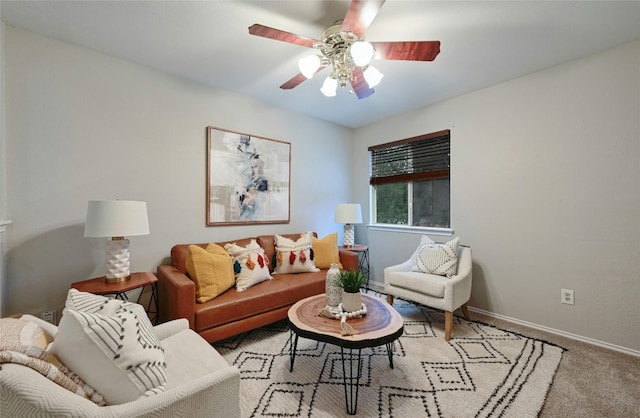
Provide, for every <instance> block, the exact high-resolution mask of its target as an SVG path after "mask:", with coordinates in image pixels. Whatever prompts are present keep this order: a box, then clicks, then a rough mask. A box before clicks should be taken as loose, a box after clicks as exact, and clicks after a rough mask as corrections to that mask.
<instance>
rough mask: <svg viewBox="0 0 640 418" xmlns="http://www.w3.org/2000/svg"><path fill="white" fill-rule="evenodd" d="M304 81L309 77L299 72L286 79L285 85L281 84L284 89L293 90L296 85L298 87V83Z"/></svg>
mask: <svg viewBox="0 0 640 418" xmlns="http://www.w3.org/2000/svg"><path fill="white" fill-rule="evenodd" d="M303 81H307V77H305V76H303V75H302V74H300V73H298V74H297V75H295V76H293V77H292V78H291V79H290V80H288V81H286V82H285V83H284V84H283V85H281V86H280V88H281V89H282V90H291V89H292V88H294V87H297V86H298V84H301V83H302V82H303Z"/></svg>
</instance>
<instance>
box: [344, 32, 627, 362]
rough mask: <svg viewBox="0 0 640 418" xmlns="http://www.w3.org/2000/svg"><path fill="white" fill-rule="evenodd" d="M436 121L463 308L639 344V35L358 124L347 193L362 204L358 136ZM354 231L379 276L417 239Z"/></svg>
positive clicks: (362, 153)
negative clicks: (465, 257) (466, 251)
mask: <svg viewBox="0 0 640 418" xmlns="http://www.w3.org/2000/svg"><path fill="white" fill-rule="evenodd" d="M442 129H451V152H452V158H451V161H452V179H451V222H452V228H454V229H455V235H456V236H460V237H461V243H463V244H466V245H470V246H471V247H472V250H473V257H474V271H473V274H474V276H473V279H474V283H473V292H472V300H471V302H470V306H474V307H477V308H480V309H483V310H487V311H491V312H495V313H497V314H501V315H505V316H508V317H511V318H516V319H519V320H521V321H527V322H531V323H534V324H538V325H541V326H545V327H549V328H552V329H556V330H560V331H564V332H566V333H571V334H576V335H579V336H583V337H587V338H590V339H593V340H596V341H601V342H605V343H608V344H611V345H617V346H620V347H626V348H629V349H632V350H636V351H638V350H640V332H638V330H640V308H638V301H639V300H640V263H639V262H638V259H639V255H640V41H636V42H634V43H630V44H626V45H623V46H621V47H618V48H615V49H612V50H609V51H606V52H603V53H600V54H597V55H593V56H589V57H587V58H584V59H580V60H577V61H573V62H569V63H566V64H564V65H560V66H557V67H554V68H551V69H548V70H545V71H541V72H538V73H535V74H531V75H529V76H526V77H522V78H519V79H516V80H512V81H509V82H506V83H503V84H500V85H496V86H493V87H490V88H487V89H484V90H480V91H477V92H474V93H471V94H467V95H464V96H461V97H457V98H455V99H452V100H449V101H446V102H443V103H440V104H436V105H434V106H430V107H427V108H424V109H420V110H418V111H415V112H410V113H406V114H403V115H401V116H398V117H395V118H391V119H389V120H385V121H382V122H379V123H375V124H371V125H369V126H367V127H364V128H361V129H358V130H357V131H356V133H355V152H354V157H355V159H356V160H355V164H356V168H355V172H354V180H353V181H354V184H353V186H354V190H355V191H356V192H357V193H358V195H357V200H358V201H360V202H362V203H363V204H366V206H367V207H368V199H369V197H368V188H367V187H366V185H367V181H368V157H367V152H366V150H367V147H368V146H370V145H373V144H378V143H383V142H387V141H392V140H397V139H402V138H407V137H412V136H415V135H419V134H423V133H428V132H433V131H438V130H442ZM363 210H364V208H363ZM356 235H357V236H359V237H360V239H358V241H365V240H366V241H367V243H368V245H369V247H370V256H371V261H372V264H373V280H375V281H378V282H383V269H384V267H385V266H388V265H392V264H396V263H398V262H401V261H404V260H405V259H407V258H408V256H409V255H410V254H411V252H412V251H413V250H414V249H415V247H416V246H417V243H418V242H419V235H415V234H413V235H412V234H401V233H393V232H380V231H368V230H367V229H366V227H365V226H359V229H358V230H357V232H356ZM435 238H439V239H440V240H443V239H446V238H447V237H435ZM561 288H568V289H574V290H575V306H569V305H563V304H561V303H560V289H561Z"/></svg>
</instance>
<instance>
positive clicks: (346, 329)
mask: <svg viewBox="0 0 640 418" xmlns="http://www.w3.org/2000/svg"><path fill="white" fill-rule="evenodd" d="M360 300H362V297H360ZM366 314H367V305H365V304H364V303H361V304H360V308H359V309H358V310H355V311H351V312H346V311H345V310H344V308H343V307H342V302H340V303H339V304H338V306H336V307H333V306H328V305H327V306H325V307H324V308H322V309H321V310H320V312H318V315H319V316H323V317H325V318H329V319H339V320H340V335H354V334H355V333H356V331H355V330H354V329H353V327H352V326H351V325H349V324H347V319H348V318H362V317H363V316H365V315H366Z"/></svg>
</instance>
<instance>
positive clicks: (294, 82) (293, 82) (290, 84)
mask: <svg viewBox="0 0 640 418" xmlns="http://www.w3.org/2000/svg"><path fill="white" fill-rule="evenodd" d="M326 67H327V66H326V64H325V65H321V66H320V67H319V68H318V69H317V70H316V72H315V73H314V75H315V74H318V73H319V72H320V71H322V70H324V69H325V68H326ZM306 80H307V77H305V76H304V75H302V74H301V73H298V74H297V75H295V76H293V77H292V78H291V79H290V80H288V81H286V82H285V83H284V84H283V85H281V86H280V88H281V89H282V90H291V89H292V88H294V87H297V86H298V85H299V84H302V82H303V81H306Z"/></svg>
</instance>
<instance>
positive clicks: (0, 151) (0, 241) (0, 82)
mask: <svg viewBox="0 0 640 418" xmlns="http://www.w3.org/2000/svg"><path fill="white" fill-rule="evenodd" d="M1 18H2V6H0V19H1ZM2 51H4V23H3V22H2V21H1V20H0V161H2V166H0V314H1V313H2V307H3V306H4V298H5V294H6V291H5V283H6V280H5V277H6V269H5V253H6V244H5V238H4V237H5V234H4V231H5V225H4V223H5V221H6V220H7V219H6V216H7V215H6V213H7V204H6V201H7V200H6V195H7V193H6V187H7V182H6V171H5V170H6V167H7V165H6V164H5V163H4V161H5V160H6V157H5V139H4V94H3V92H4V77H3V76H2V75H3V73H4V65H3V60H2V55H3V54H2Z"/></svg>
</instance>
